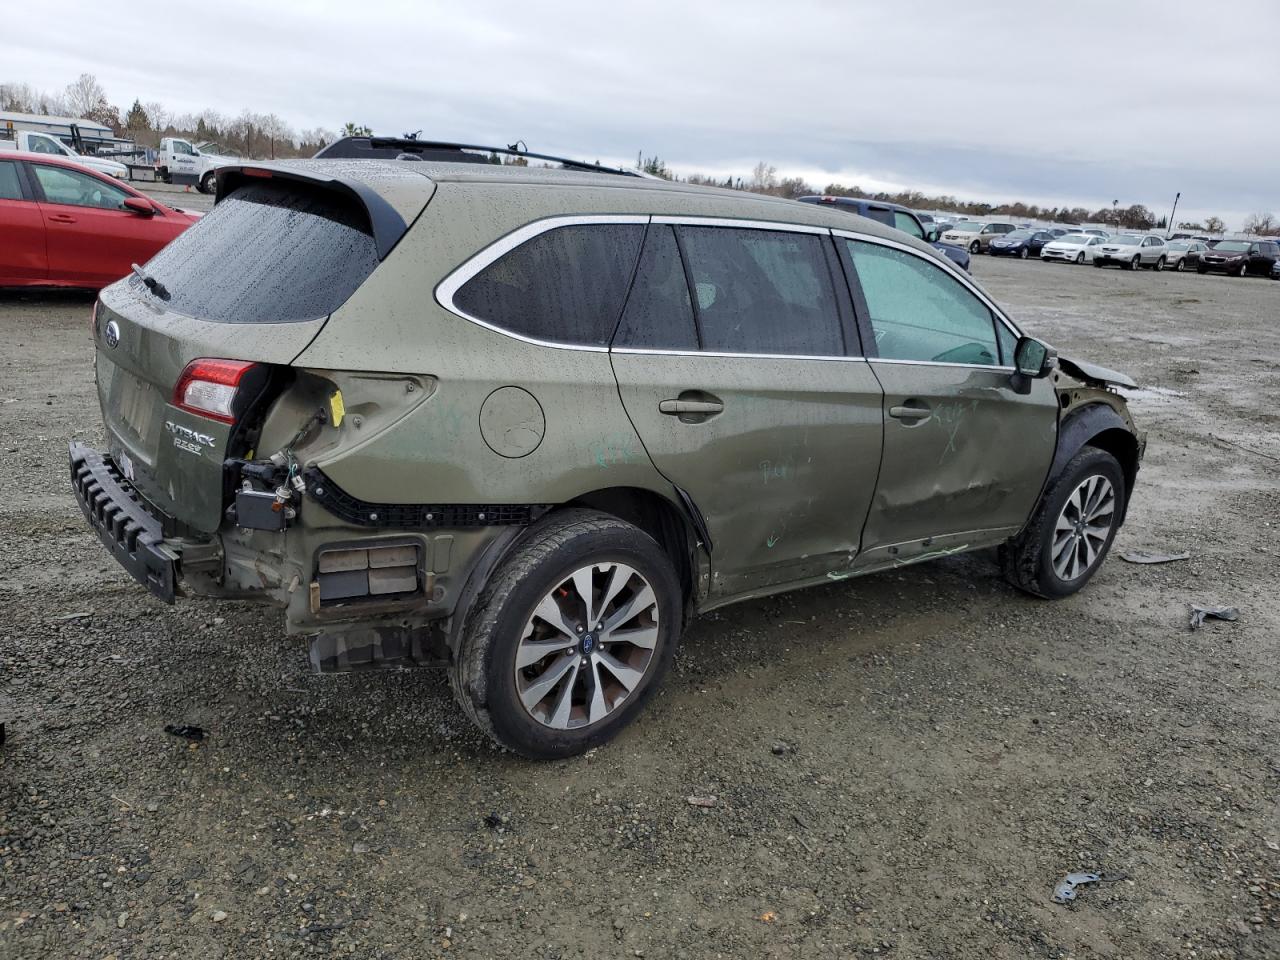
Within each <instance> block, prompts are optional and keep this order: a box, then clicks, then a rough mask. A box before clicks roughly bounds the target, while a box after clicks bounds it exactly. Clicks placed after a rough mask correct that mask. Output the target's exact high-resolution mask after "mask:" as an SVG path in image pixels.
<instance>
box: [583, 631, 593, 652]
mask: <svg viewBox="0 0 1280 960" xmlns="http://www.w3.org/2000/svg"><path fill="white" fill-rule="evenodd" d="M595 645H596V638H595V636H593V635H592V634H590V633H588V634H586V635H584V636H583V638H582V652H583V653H590V652H591V651H592V650H593V649H594V648H595Z"/></svg>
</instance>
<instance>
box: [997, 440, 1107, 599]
mask: <svg viewBox="0 0 1280 960" xmlns="http://www.w3.org/2000/svg"><path fill="white" fill-rule="evenodd" d="M1128 495H1129V494H1128V490H1127V489H1126V488H1125V479H1124V470H1123V469H1121V467H1120V462H1119V461H1118V460H1116V458H1115V457H1113V456H1112V455H1111V454H1109V453H1107V451H1105V450H1100V449H1098V448H1097V447H1090V446H1085V447H1082V448H1081V449H1080V452H1079V453H1077V454H1076V455H1075V456H1074V457H1072V458H1071V459H1070V460H1069V461H1067V464H1066V466H1064V467H1063V468H1062V472H1061V473H1059V474H1058V476H1057V477H1056V478H1054V479H1053V480H1052V481H1051V482H1050V483H1049V487H1048V489H1046V490H1045V492H1044V496H1043V497H1041V499H1040V503H1039V504H1038V505H1037V507H1036V511H1035V513H1034V514H1032V517H1031V521H1030V522H1029V523H1028V524H1027V526H1026V528H1025V529H1024V530H1023V531H1022V532H1021V533H1019V534H1018V535H1017V536H1016V537H1014V538H1013V539H1012V540H1009V541H1008V542H1007V543H1005V544H1004V545H1003V546H1002V547H1001V548H1000V566H1001V570H1002V572H1003V573H1004V577H1005V579H1006V580H1008V581H1009V583H1011V584H1013V585H1014V586H1015V587H1017V588H1018V589H1019V590H1022V591H1023V592H1025V593H1030V594H1032V595H1034V596H1037V597H1044V598H1046V599H1049V600H1060V599H1061V598H1063V597H1069V596H1070V595H1071V594H1073V593H1075V592H1076V591H1078V590H1080V589H1081V588H1083V587H1084V585H1085V584H1086V583H1088V582H1089V580H1090V579H1092V578H1093V575H1094V574H1095V573H1096V572H1097V571H1098V568H1099V567H1101V566H1102V563H1103V561H1104V560H1106V558H1107V552H1108V551H1109V550H1110V549H1111V543H1112V541H1113V540H1115V536H1116V532H1117V531H1118V530H1119V529H1120V518H1121V517H1122V516H1123V515H1124V507H1125V503H1126V502H1127V498H1128Z"/></svg>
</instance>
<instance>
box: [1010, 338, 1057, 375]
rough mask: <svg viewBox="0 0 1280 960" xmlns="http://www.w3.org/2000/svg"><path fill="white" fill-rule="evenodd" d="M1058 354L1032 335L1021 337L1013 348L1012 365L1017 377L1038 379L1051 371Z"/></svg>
mask: <svg viewBox="0 0 1280 960" xmlns="http://www.w3.org/2000/svg"><path fill="white" fill-rule="evenodd" d="M1057 363H1058V354H1057V352H1056V351H1055V350H1053V349H1052V348H1051V347H1048V346H1046V345H1045V344H1043V343H1041V342H1040V341H1039V340H1036V339H1035V338H1034V337H1021V338H1020V339H1019V340H1018V345H1017V346H1016V347H1015V348H1014V350H1013V366H1014V368H1015V369H1016V370H1017V371H1018V376H1019V377H1027V378H1030V379H1032V380H1039V379H1041V378H1042V377H1047V376H1048V375H1049V374H1050V373H1052V372H1053V368H1054V367H1055V366H1056V365H1057Z"/></svg>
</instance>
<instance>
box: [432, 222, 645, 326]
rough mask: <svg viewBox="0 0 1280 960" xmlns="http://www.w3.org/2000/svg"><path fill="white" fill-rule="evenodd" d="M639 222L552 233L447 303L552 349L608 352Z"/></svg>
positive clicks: (635, 251)
mask: <svg viewBox="0 0 1280 960" xmlns="http://www.w3.org/2000/svg"><path fill="white" fill-rule="evenodd" d="M644 229H645V228H644V224H640V223H592V224H572V225H569V226H564V227H556V228H553V229H551V230H548V231H546V232H545V233H540V234H538V235H537V236H536V237H534V238H533V239H531V240H527V241H525V242H524V243H522V244H520V246H518V247H516V248H515V249H514V250H512V251H510V252H508V253H506V254H504V255H503V256H501V257H499V258H498V259H497V260H495V261H494V262H493V263H491V264H489V265H488V266H486V267H485V268H484V269H482V270H481V271H480V272H479V273H477V274H476V275H475V276H474V277H472V278H471V279H470V280H468V281H467V282H466V283H464V284H463V285H462V286H461V287H460V288H459V289H458V292H457V293H455V294H454V296H453V305H454V306H455V307H457V308H458V309H459V310H461V311H462V312H463V313H465V314H467V315H468V316H471V317H474V318H475V319H477V320H480V321H482V322H484V323H488V324H492V325H493V326H496V327H500V328H502V329H503V330H508V331H510V332H512V333H516V334H519V335H521V336H524V337H530V338H533V339H535V340H543V341H547V342H550V343H563V344H575V345H581V346H606V345H608V343H609V340H610V339H611V338H612V336H613V331H614V329H615V328H616V327H617V325H618V317H619V314H620V313H621V312H622V305H623V301H625V300H626V297H627V288H628V286H629V285H630V283H631V276H632V273H633V272H634V271H635V266H636V258H637V257H638V256H639V253H640V244H641V241H642V239H643V237H644Z"/></svg>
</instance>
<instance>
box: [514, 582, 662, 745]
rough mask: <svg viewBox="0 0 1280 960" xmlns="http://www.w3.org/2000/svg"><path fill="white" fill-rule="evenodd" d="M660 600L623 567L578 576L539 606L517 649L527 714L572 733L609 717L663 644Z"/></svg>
mask: <svg viewBox="0 0 1280 960" xmlns="http://www.w3.org/2000/svg"><path fill="white" fill-rule="evenodd" d="M658 607H659V605H658V597H657V594H656V593H655V592H654V590H653V587H652V586H651V585H650V584H649V582H648V581H647V580H646V579H645V578H644V577H643V576H642V575H641V574H640V573H639V571H637V570H636V569H635V568H633V567H629V566H627V565H626V564H623V563H614V562H607V563H593V564H590V565H588V566H585V567H580V568H579V569H577V570H575V571H573V573H571V574H569V576H568V577H566V578H565V579H564V580H562V581H561V582H560V583H558V584H557V585H556V586H555V587H553V588H552V589H551V591H550V592H549V593H548V594H547V595H546V596H545V597H543V599H542V601H541V602H540V603H539V604H538V605H537V606H536V607H535V608H534V611H533V613H532V614H531V615H530V617H529V619H528V621H527V622H526V623H525V626H524V631H523V633H522V634H521V637H520V643H519V646H517V648H516V659H515V684H516V695H517V697H518V698H519V700H520V702H521V704H523V706H524V708H525V710H526V711H527V712H528V713H529V716H531V717H533V719H535V720H537V721H538V722H539V723H541V724H542V725H544V726H547V727H551V728H553V729H556V730H572V729H579V728H582V727H586V726H590V725H591V724H594V723H598V722H599V721H600V720H603V719H604V718H605V717H607V716H609V715H610V714H611V713H613V712H614V711H615V710H616V709H618V708H619V707H620V706H621V705H622V703H623V702H624V701H625V700H626V699H627V697H628V696H630V695H631V694H632V693H633V692H635V691H636V689H637V688H638V687H639V686H640V683H641V681H642V680H643V679H644V677H645V675H646V674H647V673H648V672H649V669H650V667H651V666H652V664H653V662H654V651H655V649H656V647H657V645H658V637H659V632H658Z"/></svg>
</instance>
